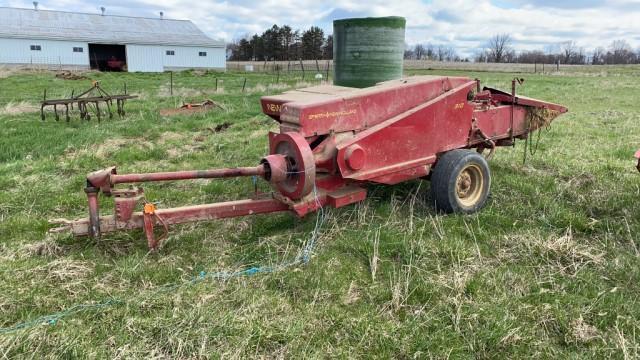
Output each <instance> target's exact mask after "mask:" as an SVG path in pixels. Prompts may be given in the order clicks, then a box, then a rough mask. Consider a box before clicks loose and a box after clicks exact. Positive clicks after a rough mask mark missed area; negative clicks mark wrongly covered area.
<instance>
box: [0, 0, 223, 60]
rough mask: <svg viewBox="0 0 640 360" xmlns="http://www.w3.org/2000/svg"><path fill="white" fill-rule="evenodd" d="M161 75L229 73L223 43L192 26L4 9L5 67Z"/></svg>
mask: <svg viewBox="0 0 640 360" xmlns="http://www.w3.org/2000/svg"><path fill="white" fill-rule="evenodd" d="M118 63H120V64H121V65H122V66H121V67H122V68H124V69H127V70H128V71H142V72H161V71H165V70H180V69H225V66H226V65H225V64H226V53H225V44H224V42H223V41H217V40H213V39H211V38H209V37H208V36H206V35H205V34H204V33H203V32H202V31H200V29H198V28H197V27H196V26H195V25H194V24H193V23H192V22H191V21H189V20H169V19H163V18H157V19H152V18H140V17H129V16H114V15H100V14H84V13H74V12H64V11H49V10H36V9H17V8H7V7H0V65H34V66H35V65H45V66H47V67H60V68H86V69H88V68H92V69H100V70H109V69H114V67H113V64H118Z"/></svg>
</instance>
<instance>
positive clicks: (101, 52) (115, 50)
mask: <svg viewBox="0 0 640 360" xmlns="http://www.w3.org/2000/svg"><path fill="white" fill-rule="evenodd" d="M89 64H90V66H91V69H94V70H100V71H127V55H126V51H125V47H124V45H105V44H89Z"/></svg>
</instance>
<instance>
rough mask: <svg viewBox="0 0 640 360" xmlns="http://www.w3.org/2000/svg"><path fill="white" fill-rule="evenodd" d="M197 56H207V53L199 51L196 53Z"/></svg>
mask: <svg viewBox="0 0 640 360" xmlns="http://www.w3.org/2000/svg"><path fill="white" fill-rule="evenodd" d="M198 55H199V56H207V52H206V51H200V52H199V53H198Z"/></svg>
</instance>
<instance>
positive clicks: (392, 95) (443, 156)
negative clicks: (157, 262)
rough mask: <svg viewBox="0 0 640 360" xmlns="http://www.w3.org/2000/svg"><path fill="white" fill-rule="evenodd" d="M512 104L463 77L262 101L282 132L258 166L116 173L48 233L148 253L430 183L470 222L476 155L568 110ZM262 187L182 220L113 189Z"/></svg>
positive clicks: (137, 192)
mask: <svg viewBox="0 0 640 360" xmlns="http://www.w3.org/2000/svg"><path fill="white" fill-rule="evenodd" d="M519 81H520V80H518V81H516V80H514V82H513V86H512V91H511V92H510V93H508V92H503V91H500V90H497V89H492V88H484V89H481V86H480V82H479V81H478V80H473V79H470V78H466V77H451V76H414V77H409V78H404V79H400V80H391V81H385V82H381V83H379V84H377V85H375V86H371V87H368V88H364V89H355V88H349V87H341V86H334V85H320V86H314V87H309V88H304V89H298V90H294V91H288V92H285V93H283V94H281V95H275V96H265V97H263V98H262V99H261V105H262V110H263V112H264V113H265V114H266V115H268V116H270V117H272V118H273V119H274V120H275V121H277V122H278V123H279V124H280V130H279V131H278V132H271V133H269V134H268V137H269V149H268V154H267V155H266V156H265V157H263V158H262V159H261V160H260V161H259V162H258V165H256V166H252V167H237V168H226V169H213V170H193V171H177V172H158V173H145V174H118V173H117V171H116V168H115V167H111V168H108V169H105V170H101V171H97V172H94V173H91V174H89V175H88V176H87V182H86V188H85V192H86V194H87V198H88V207H89V217H88V218H84V219H78V220H73V221H69V220H56V221H55V223H57V224H59V225H60V226H59V227H57V228H54V229H52V231H53V232H59V231H71V232H72V233H73V234H75V235H78V236H90V237H94V238H97V237H100V236H101V235H102V234H105V233H109V232H113V231H121V230H129V229H136V228H142V229H144V232H145V234H146V238H147V242H148V246H149V248H150V249H155V248H157V246H158V245H159V241H158V239H157V238H156V236H155V235H154V228H156V227H164V228H165V229H167V228H168V227H169V226H170V225H173V224H179V223H186V222H192V221H202V220H214V219H220V218H229V217H237V216H245V215H255V214H263V213H272V212H282V211H290V212H292V213H294V214H296V215H298V216H304V215H306V214H308V213H310V212H313V211H315V210H318V209H319V208H320V207H323V206H332V207H336V208H338V207H342V206H346V205H349V204H353V203H356V202H359V201H363V200H364V199H365V198H366V196H367V184H369V183H378V184H386V185H394V184H398V183H400V182H403V181H409V180H413V179H419V178H422V179H430V181H431V199H432V200H433V203H434V205H435V207H436V208H437V209H439V210H441V211H443V212H459V213H471V212H474V211H477V210H479V209H480V208H482V206H483V205H484V204H485V202H486V200H487V196H488V194H489V189H490V185H491V176H490V170H489V167H488V165H487V161H486V159H485V156H483V152H485V151H486V152H487V153H488V154H492V153H493V151H494V149H495V148H496V147H498V146H509V145H512V144H513V143H514V141H515V139H524V138H526V137H527V136H529V134H530V133H531V132H532V131H534V130H537V129H539V128H540V127H542V126H546V125H548V124H549V122H550V121H551V120H553V119H554V118H555V117H557V116H558V115H560V114H562V113H565V112H566V111H567V109H566V108H565V107H563V106H561V105H557V104H553V103H549V102H544V101H540V100H536V99H531V98H528V97H524V96H519V95H517V94H516V92H515V88H516V84H517V82H519ZM238 176H259V177H261V178H262V179H264V180H265V181H267V182H269V183H270V184H271V186H272V188H273V192H272V193H271V194H263V195H261V196H259V197H253V198H250V199H244V200H237V201H229V202H221V203H214V204H204V205H189V206H184V207H178V208H166V209H161V208H157V207H156V206H155V205H154V204H152V203H148V202H146V200H145V197H144V192H143V189H142V188H140V187H127V188H121V187H119V186H118V185H120V184H133V183H143V182H151V181H177V180H187V179H198V178H226V177H238ZM99 193H102V194H103V195H106V196H113V197H114V201H115V210H114V213H113V214H112V215H100V209H99V201H98V199H99Z"/></svg>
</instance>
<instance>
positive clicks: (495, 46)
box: [487, 34, 511, 63]
mask: <svg viewBox="0 0 640 360" xmlns="http://www.w3.org/2000/svg"><path fill="white" fill-rule="evenodd" d="M510 49H511V36H510V35H509V34H496V35H494V36H493V37H492V38H491V39H489V42H488V43H487V51H488V54H487V55H488V57H489V61H491V62H497V63H499V62H503V61H504V57H505V54H506V53H507V52H509V50H510Z"/></svg>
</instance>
